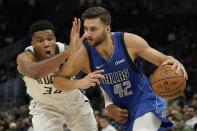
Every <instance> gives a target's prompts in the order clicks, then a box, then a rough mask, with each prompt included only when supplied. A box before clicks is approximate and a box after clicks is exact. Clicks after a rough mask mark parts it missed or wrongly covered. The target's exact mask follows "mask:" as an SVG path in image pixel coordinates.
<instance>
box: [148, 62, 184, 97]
mask: <svg viewBox="0 0 197 131" xmlns="http://www.w3.org/2000/svg"><path fill="white" fill-rule="evenodd" d="M171 67H172V65H164V66H161V67H159V68H158V69H157V70H156V71H155V72H154V73H153V74H152V76H151V83H152V87H153V90H154V91H155V92H156V94H157V95H159V96H161V97H164V98H166V99H167V100H172V99H174V98H176V97H178V96H180V95H182V94H183V92H184V90H185V87H186V79H185V78H184V77H183V73H182V72H179V73H177V74H176V69H174V70H171Z"/></svg>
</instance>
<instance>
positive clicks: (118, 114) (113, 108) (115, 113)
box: [106, 104, 128, 122]
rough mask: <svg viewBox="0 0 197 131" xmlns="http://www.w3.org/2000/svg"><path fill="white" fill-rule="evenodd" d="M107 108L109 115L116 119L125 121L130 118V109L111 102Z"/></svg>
mask: <svg viewBox="0 0 197 131" xmlns="http://www.w3.org/2000/svg"><path fill="white" fill-rule="evenodd" d="M106 110H107V111H108V113H109V116H110V117H112V118H113V119H114V120H116V121H119V122H125V121H127V120H128V111H127V110H126V109H122V108H120V107H118V106H117V105H115V104H110V105H108V106H107V107H106Z"/></svg>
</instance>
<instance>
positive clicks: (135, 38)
mask: <svg viewBox="0 0 197 131" xmlns="http://www.w3.org/2000/svg"><path fill="white" fill-rule="evenodd" d="M124 41H125V44H126V46H127V47H128V48H130V47H132V48H135V47H138V46H143V45H144V44H147V42H146V41H145V40H144V39H143V38H142V37H140V36H139V35H136V34H132V33H127V32H125V33H124Z"/></svg>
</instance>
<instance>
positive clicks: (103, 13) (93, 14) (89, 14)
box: [81, 7, 111, 25]
mask: <svg viewBox="0 0 197 131" xmlns="http://www.w3.org/2000/svg"><path fill="white" fill-rule="evenodd" d="M92 18H100V19H101V21H102V22H103V23H104V24H105V25H110V24H111V15H110V13H109V11H108V10H107V9H105V8H103V7H90V8H88V9H86V10H85V11H84V12H83V14H82V17H81V19H82V20H83V21H84V20H85V19H92Z"/></svg>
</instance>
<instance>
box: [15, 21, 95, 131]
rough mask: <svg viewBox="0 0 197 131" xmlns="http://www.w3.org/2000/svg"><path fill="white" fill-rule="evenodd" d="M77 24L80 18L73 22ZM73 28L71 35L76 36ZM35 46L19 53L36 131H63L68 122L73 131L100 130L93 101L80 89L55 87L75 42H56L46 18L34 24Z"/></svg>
mask: <svg viewBox="0 0 197 131" xmlns="http://www.w3.org/2000/svg"><path fill="white" fill-rule="evenodd" d="M73 28H78V27H77V26H76V19H75V20H74V21H73V27H72V31H73ZM72 31H71V37H72ZM30 35H31V38H32V41H31V46H29V47H27V48H26V49H25V51H24V52H22V53H21V54H19V55H18V56H17V64H18V70H19V72H20V73H21V74H22V75H23V79H24V81H25V83H26V86H27V91H28V93H29V95H30V96H31V97H32V98H33V99H32V101H31V103H30V106H29V109H30V114H31V115H32V116H33V118H32V123H33V127H34V131H63V125H64V123H66V124H67V126H68V127H69V128H70V129H71V130H72V131H96V130H97V123H96V120H95V118H94V115H93V110H92V108H91V106H90V104H89V100H88V99H87V98H86V97H85V95H84V94H82V93H81V91H80V90H78V89H76V90H73V91H69V92H63V91H60V90H58V89H56V88H54V87H53V85H52V83H53V75H55V74H56V72H58V70H59V68H60V65H61V64H63V63H64V62H65V60H66V59H67V58H68V56H69V53H70V52H71V51H72V49H73V47H74V45H70V46H69V47H67V48H66V47H65V45H64V44H62V43H59V42H56V38H55V34H54V27H53V25H52V24H51V23H50V22H48V21H45V20H41V21H38V22H36V23H34V24H32V26H31V28H30Z"/></svg>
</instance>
